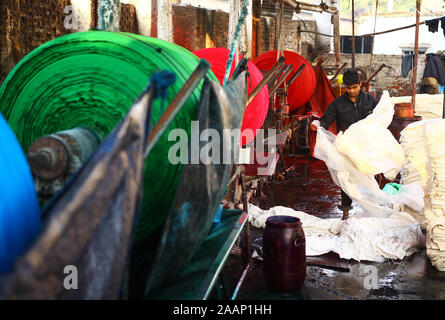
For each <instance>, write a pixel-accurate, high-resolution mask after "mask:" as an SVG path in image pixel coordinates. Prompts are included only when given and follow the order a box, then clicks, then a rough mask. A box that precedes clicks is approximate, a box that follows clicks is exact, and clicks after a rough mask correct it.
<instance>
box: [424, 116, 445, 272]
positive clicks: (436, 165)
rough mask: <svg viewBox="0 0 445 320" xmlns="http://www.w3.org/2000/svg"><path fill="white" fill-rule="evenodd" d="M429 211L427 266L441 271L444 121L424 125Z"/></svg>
mask: <svg viewBox="0 0 445 320" xmlns="http://www.w3.org/2000/svg"><path fill="white" fill-rule="evenodd" d="M424 127H425V138H426V148H427V150H428V160H429V161H428V165H429V169H430V172H431V179H430V180H429V186H427V188H428V189H429V190H430V200H431V209H432V210H427V211H425V217H426V219H427V243H426V245H427V253H428V256H429V257H430V259H431V263H432V264H433V265H434V266H435V267H436V268H437V269H439V270H441V271H445V211H444V207H445V140H444V137H445V120H442V119H440V120H434V121H430V122H427V123H426V124H425V125H424Z"/></svg>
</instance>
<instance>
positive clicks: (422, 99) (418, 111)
mask: <svg viewBox="0 0 445 320" xmlns="http://www.w3.org/2000/svg"><path fill="white" fill-rule="evenodd" d="M391 102H392V103H393V104H396V103H410V102H411V96H406V97H391ZM414 111H415V115H416V116H421V117H422V119H437V118H442V113H443V94H427V93H425V94H416V106H415V110H414Z"/></svg>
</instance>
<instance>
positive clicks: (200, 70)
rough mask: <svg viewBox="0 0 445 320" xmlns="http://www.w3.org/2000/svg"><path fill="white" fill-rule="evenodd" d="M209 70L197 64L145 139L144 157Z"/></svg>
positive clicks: (205, 66) (206, 64)
mask: <svg viewBox="0 0 445 320" xmlns="http://www.w3.org/2000/svg"><path fill="white" fill-rule="evenodd" d="M209 69H210V64H209V63H208V62H207V61H205V60H201V61H200V62H199V64H198V66H197V67H196V69H195V71H193V73H192V75H191V76H190V78H188V80H187V81H186V82H185V83H184V86H183V87H182V88H181V90H179V92H178V94H177V95H176V96H175V98H174V99H173V101H172V102H171V103H170V106H169V107H168V108H167V110H165V112H164V113H163V114H162V116H161V118H160V119H159V120H158V122H157V123H156V125H155V127H154V128H153V130H152V131H151V132H150V135H149V136H148V138H147V144H146V151H145V156H147V155H148V154H149V153H150V151H151V150H152V149H153V147H154V146H155V145H156V143H157V142H158V140H159V138H161V136H162V134H163V133H164V132H165V130H166V129H167V127H168V126H169V125H170V123H171V122H172V120H173V119H174V118H175V117H176V115H177V114H178V112H179V111H180V110H181V108H182V107H183V106H184V104H185V102H186V101H187V100H188V98H189V97H190V96H191V95H192V93H193V91H194V90H195V89H196V87H197V86H198V85H199V83H200V82H201V80H202V79H203V78H204V77H205V75H206V73H207V71H208V70H209Z"/></svg>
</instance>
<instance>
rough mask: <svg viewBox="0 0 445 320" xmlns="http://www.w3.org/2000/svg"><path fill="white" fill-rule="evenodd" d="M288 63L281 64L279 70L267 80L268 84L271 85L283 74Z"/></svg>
mask: <svg viewBox="0 0 445 320" xmlns="http://www.w3.org/2000/svg"><path fill="white" fill-rule="evenodd" d="M286 67H287V64H283V65H282V66H280V67H279V68H278V70H277V72H276V73H275V74H274V75H273V77H272V78H271V79H270V80H269V81H268V82H267V86H268V87H271V86H272V85H273V84H274V83H275V81H277V79H278V78H279V77H280V76H281V74H282V73H283V71H284V69H286Z"/></svg>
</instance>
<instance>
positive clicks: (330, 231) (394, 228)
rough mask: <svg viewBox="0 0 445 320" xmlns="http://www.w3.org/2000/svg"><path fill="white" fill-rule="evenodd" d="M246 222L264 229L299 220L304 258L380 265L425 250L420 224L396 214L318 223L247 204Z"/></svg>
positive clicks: (304, 215)
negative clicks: (269, 223) (274, 220)
mask: <svg viewBox="0 0 445 320" xmlns="http://www.w3.org/2000/svg"><path fill="white" fill-rule="evenodd" d="M248 211H249V222H250V223H251V225H252V226H254V227H257V228H264V227H265V225H266V220H267V218H268V217H270V216H274V215H287V216H293V217H297V218H299V219H300V221H301V223H302V227H303V230H304V233H305V238H306V255H307V256H318V255H322V254H325V253H328V252H330V251H333V252H336V253H337V254H338V255H339V256H340V257H341V258H344V259H354V260H357V261H362V260H366V261H374V262H383V261H384V260H385V259H386V258H387V259H393V260H398V259H403V258H404V257H406V256H409V255H411V254H412V253H414V252H416V251H417V250H418V249H420V248H423V247H424V246H425V237H424V236H423V234H422V231H421V229H420V226H419V224H418V223H417V222H416V220H415V219H414V218H413V217H411V216H410V215H409V214H407V213H404V212H395V213H393V214H392V215H391V216H390V217H389V218H376V217H361V216H352V217H350V218H348V219H347V220H341V219H335V218H332V219H321V218H317V217H315V216H313V215H309V214H307V213H304V212H302V211H295V210H293V209H291V208H287V207H282V206H277V207H273V208H271V209H270V210H262V209H260V208H259V207H257V206H255V205H252V204H249V207H248Z"/></svg>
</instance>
